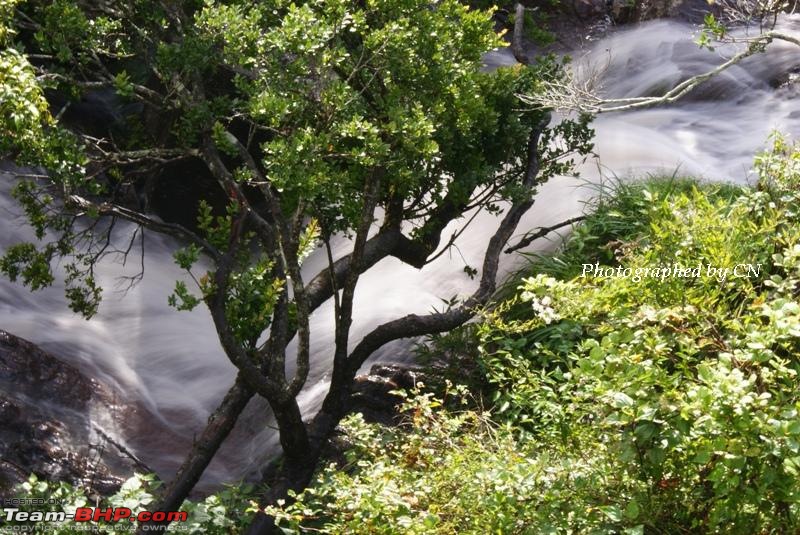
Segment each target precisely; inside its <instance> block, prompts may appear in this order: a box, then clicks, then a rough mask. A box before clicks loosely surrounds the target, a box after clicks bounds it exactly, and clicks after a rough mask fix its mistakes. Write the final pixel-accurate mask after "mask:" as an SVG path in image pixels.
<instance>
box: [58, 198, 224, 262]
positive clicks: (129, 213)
mask: <svg viewBox="0 0 800 535" xmlns="http://www.w3.org/2000/svg"><path fill="white" fill-rule="evenodd" d="M67 202H68V203H70V204H72V205H73V206H75V207H77V208H79V209H81V210H83V211H89V212H96V213H97V214H99V215H103V216H116V217H120V218H122V219H125V220H127V221H130V222H132V223H136V224H137V225H141V226H142V227H145V228H148V229H150V230H153V231H155V232H158V233H160V234H167V235H169V236H172V237H174V238H177V239H179V240H185V241H189V242H191V243H194V244H195V245H198V246H199V247H200V248H202V249H203V251H205V252H206V253H207V254H208V255H209V256H211V257H212V258H213V259H214V260H218V259H219V258H220V257H221V254H220V252H219V251H218V250H217V248H216V247H214V246H213V245H211V244H210V243H209V242H207V241H206V240H204V239H203V238H201V237H200V236H198V235H197V234H195V233H194V232H192V231H191V230H189V229H187V228H185V227H183V226H181V225H178V224H176V223H165V222H163V221H159V220H157V219H154V218H152V217H149V216H146V215H144V214H142V213H141V212H138V211H136V210H131V209H129V208H125V207H124V206H119V205H117V204H113V203H109V202H103V203H95V202H92V201H90V200H89V199H86V198H84V197H81V196H80V195H70V196H69V197H68V198H67Z"/></svg>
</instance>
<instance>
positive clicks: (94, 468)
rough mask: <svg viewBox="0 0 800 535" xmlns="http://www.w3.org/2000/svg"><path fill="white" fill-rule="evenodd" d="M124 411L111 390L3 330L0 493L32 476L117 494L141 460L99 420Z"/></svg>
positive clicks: (0, 352) (0, 344) (0, 354)
mask: <svg viewBox="0 0 800 535" xmlns="http://www.w3.org/2000/svg"><path fill="white" fill-rule="evenodd" d="M123 409H124V408H123V407H121V406H120V405H118V404H117V403H116V401H115V399H114V396H113V394H112V393H111V390H110V389H109V388H108V387H107V386H105V385H103V384H101V383H99V382H98V381H96V380H95V379H91V378H88V377H86V376H85V375H83V374H82V373H81V372H80V371H79V370H78V369H77V368H75V367H74V366H71V365H69V364H66V363H64V362H62V361H60V360H59V359H57V358H56V357H54V356H53V355H51V354H49V353H46V352H45V351H42V350H41V349H39V348H38V347H37V346H36V345H34V344H32V343H30V342H28V341H25V340H23V339H21V338H18V337H16V336H13V335H11V334H9V333H7V332H5V331H2V330H0V493H2V494H4V495H8V494H9V493H10V492H11V491H12V489H13V487H14V486H15V485H16V484H18V483H20V482H22V481H24V480H25V479H27V477H28V476H29V475H30V474H31V473H35V474H37V476H40V477H42V478H44V479H48V480H54V481H66V482H69V483H71V484H73V485H80V486H83V487H84V488H86V489H87V490H89V492H90V493H97V494H108V493H111V492H113V491H115V490H116V489H117V488H118V487H119V485H120V484H121V483H122V481H124V479H125V478H127V477H129V476H130V474H131V473H132V472H133V469H134V464H135V463H134V462H133V460H132V459H130V458H128V457H126V456H125V455H124V454H122V453H120V451H119V450H118V449H117V446H115V445H114V444H113V443H112V442H111V440H112V439H110V437H109V436H108V435H106V433H105V432H104V431H102V429H101V428H100V422H101V421H102V420H103V419H104V417H105V416H107V414H108V412H109V411H110V410H123Z"/></svg>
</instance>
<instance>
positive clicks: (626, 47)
mask: <svg viewBox="0 0 800 535" xmlns="http://www.w3.org/2000/svg"><path fill="white" fill-rule="evenodd" d="M784 26H785V29H786V30H787V31H797V30H798V29H800V22H798V20H797V19H790V20H787V21H785V22H784ZM695 30H696V28H695V27H693V26H690V25H688V24H685V23H679V22H674V21H657V22H650V23H646V24H642V25H640V26H637V27H635V28H632V29H627V30H621V31H617V32H614V33H613V34H611V35H609V36H607V37H605V38H603V39H601V40H598V41H597V42H596V43H594V45H593V46H592V48H591V49H589V50H583V51H575V52H574V53H573V56H574V57H575V58H576V60H575V61H576V64H577V65H591V66H593V67H595V68H596V67H598V66H602V67H603V68H602V69H601V71H602V72H601V74H600V80H599V81H600V87H601V88H602V91H603V93H604V94H605V95H606V96H609V97H614V98H621V97H632V96H643V95H652V94H658V92H659V91H661V92H663V91H664V90H665V88H668V87H671V86H673V85H675V84H676V83H677V82H679V81H680V80H682V79H684V78H685V77H688V76H691V75H694V74H699V73H701V72H704V71H706V70H709V69H710V68H713V67H714V66H716V65H718V64H719V63H721V62H722V61H723V59H722V55H721V54H725V53H726V52H729V51H727V50H725V49H721V50H718V51H715V52H711V51H708V50H701V49H699V48H698V46H697V45H696V44H694V43H693V42H692V36H693V34H694V33H695ZM486 61H487V64H488V66H489V67H494V66H498V65H503V64H509V63H513V58H512V57H511V56H510V53H508V52H507V51H495V52H493V53H491V54H489V55H487V57H486ZM799 69H800V49H797V48H796V47H795V48H792V46H790V45H784V44H773V45H771V47H770V50H769V53H768V54H766V55H762V56H758V57H754V58H750V59H748V60H747V61H745V62H743V63H742V64H741V65H739V66H736V67H733V68H731V69H730V70H728V71H727V72H725V73H724V74H723V75H721V76H720V77H719V78H718V79H716V80H714V81H713V82H710V83H709V84H708V85H705V86H703V87H701V88H700V89H698V90H697V91H695V92H693V93H692V94H691V95H689V98H687V99H685V100H683V101H681V102H679V103H676V104H673V105H670V106H665V107H661V108H655V109H649V110H642V111H635V112H627V113H617V114H608V115H601V116H600V117H598V118H597V120H596V121H595V122H594V124H593V127H594V129H595V131H596V148H595V152H596V157H595V158H591V159H590V160H589V161H587V162H586V163H585V164H584V165H582V166H581V168H580V172H581V175H582V178H580V179H576V178H568V177H564V178H558V179H554V180H551V181H550V182H549V183H547V184H545V185H544V186H543V187H542V188H541V190H540V193H539V196H538V197H537V201H536V204H535V206H534V207H533V209H532V210H531V211H530V213H529V214H528V215H527V216H526V217H525V219H524V220H523V222H522V224H521V225H520V227H519V230H520V232H524V231H525V230H527V229H530V228H533V227H538V226H544V225H552V224H554V223H557V222H559V221H562V220H564V219H566V218H569V217H571V216H573V215H576V214H577V213H579V212H580V211H581V210H582V209H583V206H584V204H583V203H584V202H585V201H586V200H587V199H588V198H589V197H590V196H591V195H592V192H593V190H592V189H591V188H586V187H583V185H585V183H586V182H590V183H597V182H598V181H600V180H602V178H603V177H606V178H607V177H611V176H618V177H630V176H642V175H645V174H648V173H665V172H666V173H672V172H674V171H675V170H677V172H678V173H679V174H682V175H693V176H699V177H703V178H705V179H709V180H726V181H735V182H739V183H745V182H747V181H749V180H752V177H751V173H750V167H751V162H752V159H753V155H754V154H755V153H756V152H758V151H759V150H761V148H762V147H763V146H764V145H765V142H766V140H767V137H768V135H769V133H770V132H771V131H773V130H780V131H782V132H784V133H787V134H790V135H793V136H795V137H796V136H798V135H800V121H798V119H800V100H799V99H798V93H799V90H798V87H797V86H795V85H793V84H791V83H786V82H787V81H788V80H790V79H791V78H792V74H794V73H796V72H797V71H798V70H799ZM6 169H8V167H6ZM0 171H2V169H0ZM5 177H7V175H5ZM5 177H4V180H2V184H3V186H2V188H0V214H2V217H3V231H4V232H3V233H2V235H0V249H5V248H6V247H8V246H9V245H10V244H12V243H15V242H18V241H20V240H23V239H26V238H29V237H30V231H29V230H27V229H26V228H25V225H24V219H23V218H22V217H21V216H20V212H21V211H20V209H19V207H18V206H16V205H15V203H14V202H13V200H12V199H10V197H9V195H8V180H7V178H5ZM495 226H496V220H495V219H494V218H493V217H490V216H479V217H478V218H477V220H476V221H475V223H473V224H472V225H471V227H470V230H468V231H467V232H466V233H464V235H463V236H461V238H460V239H459V240H458V242H457V248H456V249H453V250H452V251H450V252H449V253H446V254H444V255H442V256H441V257H440V258H439V259H438V260H436V261H435V262H433V263H432V264H430V265H428V266H426V267H425V268H423V269H422V270H416V269H413V268H410V267H408V266H406V265H403V264H402V263H400V262H399V261H397V260H395V259H391V258H389V259H385V260H383V261H381V262H380V263H379V264H378V265H376V266H375V267H374V268H373V269H371V270H369V272H367V273H366V274H364V276H363V277H362V278H361V281H360V283H359V286H358V289H357V292H356V301H355V311H356V314H355V321H354V325H353V334H352V336H351V340H352V341H353V343H356V342H358V340H359V339H360V337H361V336H363V335H364V334H365V333H366V332H368V331H369V329H371V328H372V327H374V326H375V325H377V324H379V323H382V322H384V321H387V320H390V319H393V318H395V317H398V316H400V315H404V314H408V313H409V312H418V313H424V312H426V311H429V310H431V308H432V307H434V306H440V305H441V299H450V298H451V297H453V296H465V295H468V294H470V293H471V292H472V291H473V289H474V287H475V285H476V281H474V280H472V279H470V278H469V277H468V276H467V275H466V274H465V273H464V270H463V268H464V265H465V264H469V265H470V266H480V264H481V261H482V257H483V252H484V247H485V245H486V243H487V241H488V237H489V236H491V234H492V233H493V232H494V229H495ZM452 230H453V228H451V229H448V230H446V231H445V233H444V235H445V236H449V235H450V233H451V232H452ZM132 232H133V228H132V227H130V226H124V225H120V228H119V229H118V231H117V239H119V240H127V239H128V238H129V237H130V235H131V233H132ZM553 243H554V242H553V241H551V240H546V239H542V240H538V241H537V242H536V243H535V244H534V247H535V248H538V249H543V248H548V247H552V246H553ZM144 246H145V251H146V254H145V260H144V262H145V263H144V267H145V276H144V280H143V281H142V282H141V283H140V284H138V285H137V286H135V287H134V288H132V289H130V290H128V291H127V292H122V291H120V290H116V289H115V288H117V287H118V285H119V276H120V275H121V274H128V275H132V274H134V273H135V272H136V271H137V270H138V269H139V266H138V258H135V259H134V261H129V262H128V264H127V265H126V266H125V267H123V266H121V265H119V264H118V263H115V262H113V261H110V260H109V261H106V262H104V263H103V265H102V266H101V267H100V269H99V281H100V283H101V284H102V286H103V288H104V301H103V304H102V305H101V308H100V312H99V314H98V315H97V317H95V318H94V319H92V320H91V321H88V322H87V321H85V320H83V319H82V318H80V317H78V316H76V315H74V314H72V313H71V312H70V311H69V309H68V308H67V306H66V303H65V300H64V298H63V287H60V286H58V285H57V286H54V287H52V288H48V289H45V290H42V291H39V292H35V293H31V292H29V291H28V290H26V289H24V288H22V287H21V286H20V285H19V284H12V283H10V282H8V281H7V280H1V281H0V328H2V329H5V330H7V331H9V332H11V333H13V334H16V335H18V336H21V337H23V338H26V339H28V340H31V341H33V342H35V343H37V344H39V345H40V346H41V347H43V348H44V349H46V350H49V351H51V352H53V353H54V354H56V355H57V356H59V357H60V358H63V359H64V360H67V361H69V362H72V363H76V364H78V365H79V366H80V367H81V369H83V370H88V371H89V373H90V374H92V375H94V376H96V377H98V378H100V379H102V380H104V381H105V382H108V383H110V384H112V385H114V386H115V387H116V388H117V389H118V391H119V392H122V393H123V395H124V396H127V398H128V399H129V400H131V401H133V402H135V403H136V404H138V406H139V407H140V410H141V411H142V412H145V413H148V414H150V415H152V419H153V422H152V425H153V426H152V427H151V428H150V429H149V430H147V429H143V428H142V427H141V425H140V424H137V425H133V424H130V425H127V424H126V422H119V423H117V424H116V428H115V429H112V430H110V431H112V432H114V433H115V434H116V436H118V437H119V438H121V439H122V440H124V441H125V442H126V443H127V444H128V446H129V447H130V448H131V449H132V450H134V451H135V452H136V453H137V454H138V455H139V457H141V458H142V459H143V460H144V461H145V462H146V463H148V464H149V465H150V466H152V467H154V468H156V469H157V470H159V471H161V472H162V475H164V476H165V477H169V476H170V475H171V473H172V472H173V471H174V469H175V468H176V467H177V464H178V463H179V462H180V460H181V459H182V455H183V453H184V452H185V448H186V446H187V445H188V444H190V442H191V440H192V437H193V436H194V435H195V434H196V433H199V431H200V430H201V429H202V427H203V425H204V424H205V420H206V418H207V416H208V414H209V412H210V411H211V410H212V409H213V408H214V407H215V406H216V404H217V403H218V401H219V400H220V399H221V397H222V396H223V395H224V393H225V391H226V390H227V389H228V388H229V386H230V385H231V384H232V382H233V378H234V375H235V373H234V368H233V366H232V365H231V364H230V363H229V362H228V361H227V359H226V357H225V355H224V353H223V352H222V350H221V348H220V345H219V342H218V341H217V337H216V335H215V331H214V328H213V325H212V323H211V321H210V318H209V317H208V314H207V312H205V311H204V310H197V311H195V312H192V313H187V312H178V311H175V310H174V309H171V308H170V307H168V306H167V295H169V294H170V293H171V291H172V288H173V287H174V282H175V280H185V279H186V276H185V274H184V273H182V272H181V270H180V269H179V268H178V267H177V266H176V265H175V264H174V263H173V260H172V252H173V251H174V249H175V248H176V247H177V244H176V243H175V242H174V241H173V240H171V239H168V238H164V237H161V236H157V235H155V234H152V233H146V235H145V242H144ZM345 250H346V244H343V243H342V244H340V245H339V247H338V251H339V253H340V254H343V253H344V252H345ZM136 253H137V251H135V250H134V255H135V254H136ZM518 259H519V257H517V256H513V257H507V258H505V259H504V261H503V269H504V270H505V271H504V272H508V270H510V269H512V268H513V267H514V265H515V262H517V261H518ZM324 262H325V259H324V258H323V257H322V256H321V255H314V256H312V257H311V258H310V259H309V261H308V262H307V263H306V265H305V266H304V272H305V275H306V276H307V277H308V276H310V275H311V274H312V273H315V272H316V271H317V270H318V269H320V268H321V267H322V266H323V265H324ZM332 336H333V316H332V306H331V304H330V303H327V304H326V305H324V306H322V307H320V309H319V310H317V312H316V313H315V314H314V316H313V318H312V372H311V377H310V378H309V382H308V387H307V388H306V391H305V392H304V394H303V397H302V405H303V406H304V407H305V408H306V409H307V410H308V409H310V408H312V407H313V406H315V405H316V404H317V403H318V402H319V401H320V400H321V396H322V395H324V392H325V387H326V376H327V373H328V372H329V364H328V362H329V360H330V357H331V346H332ZM404 347H405V346H403V345H395V346H391V347H389V348H384V349H383V350H382V351H381V352H380V354H379V355H378V356H377V358H379V359H381V360H390V361H398V360H405V359H407V358H408V354H407V352H406V351H405V350H404V349H403V348H404ZM263 410H264V409H263V408H262V407H260V406H254V407H251V410H250V412H249V414H248V416H247V417H246V418H245V419H244V420H243V422H242V423H241V424H240V425H239V426H238V429H237V431H236V433H237V435H236V436H237V437H238V438H236V437H234V440H233V442H235V443H236V444H235V446H231V445H229V446H228V447H227V448H226V449H225V451H224V454H223V456H222V457H221V458H220V459H218V460H217V461H215V463H214V465H213V466H212V470H211V471H210V473H209V475H208V478H207V481H209V482H214V481H226V480H232V479H235V478H237V477H239V476H241V475H244V474H246V473H248V472H249V471H250V470H252V469H253V467H255V466H257V465H258V464H259V463H260V462H261V460H263V458H264V456H265V455H268V453H269V452H270V451H274V449H275V445H276V437H275V433H274V431H273V430H272V429H270V428H263V420H261V419H260V418H259V416H258V413H259V412H262V411H263ZM106 425H112V424H109V423H106ZM255 426H261V427H262V430H261V431H259V432H257V436H256V437H255V438H253V436H252V435H253V433H256V431H255V430H253V429H252V428H253V427H255ZM248 428H249V429H248Z"/></svg>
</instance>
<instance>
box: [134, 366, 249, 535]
mask: <svg viewBox="0 0 800 535" xmlns="http://www.w3.org/2000/svg"><path fill="white" fill-rule="evenodd" d="M252 397H253V391H252V390H250V388H248V387H247V386H246V385H245V384H244V381H243V380H242V379H241V378H237V379H236V382H235V383H234V384H233V386H232V387H231V389H230V390H228V393H227V394H225V397H224V398H223V399H222V402H221V403H220V405H219V407H217V409H216V410H215V411H214V412H213V413H212V414H211V416H209V418H208V425H206V428H205V429H204V430H203V433H202V434H201V435H200V437H199V438H198V439H196V440H195V442H194V445H193V446H192V450H191V452H190V453H189V455H188V456H187V457H186V460H185V461H184V462H183V465H181V467H180V468H179V469H178V472H177V473H176V474H175V477H174V478H173V479H172V481H171V482H170V484H169V485H168V486H167V488H166V489H164V492H163V494H162V495H161V498H160V499H159V500H157V501H156V502H155V503H154V504H153V505H152V506H151V507H150V511H176V510H177V509H178V508H179V507H180V506H181V504H182V503H183V501H184V500H185V499H186V497H187V496H188V495H189V493H190V492H191V490H192V489H193V488H194V486H195V485H196V484H197V482H198V480H199V479H200V476H202V475H203V472H204V471H205V469H206V468H207V467H208V465H209V463H210V462H211V459H213V458H214V454H216V452H217V450H218V449H219V447H220V446H221V445H222V442H223V441H224V440H225V439H226V438H227V436H228V435H229V434H230V432H231V430H232V429H233V426H234V424H236V420H237V419H238V418H239V415H240V414H241V413H242V411H243V410H244V408H245V407H246V406H247V403H248V402H249V401H250V399H251V398H252ZM148 524H149V525H148V526H147V529H146V530H145V529H142V527H141V526H140V527H139V530H138V531H137V533H138V534H143V533H152V532H153V531H166V529H167V527H168V526H169V522H166V521H165V522H160V523H154V522H151V523H148Z"/></svg>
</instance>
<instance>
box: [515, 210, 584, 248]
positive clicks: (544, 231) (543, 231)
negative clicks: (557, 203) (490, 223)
mask: <svg viewBox="0 0 800 535" xmlns="http://www.w3.org/2000/svg"><path fill="white" fill-rule="evenodd" d="M584 219H586V216H583V215H580V216H576V217H571V218H569V219H567V220H566V221H562V222H561V223H558V224H556V225H553V226H550V227H539V229H538V230H537V231H536V232H529V233H528V234H526V235H525V237H524V238H522V239H521V240H520V241H519V242H518V243H517V244H516V245H512V246H511V247H509V248H508V249H506V251H505V252H506V253H513V252H514V251H519V250H520V249H522V248H523V247H527V246H528V245H530V244H531V243H533V242H534V241H535V240H538V239H539V238H542V237H544V236H547V235H548V234H550V233H551V232H553V231H554V230H558V229H560V228H563V227H566V226H569V225H572V224H574V223H577V222H578V221H583V220H584Z"/></svg>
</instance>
